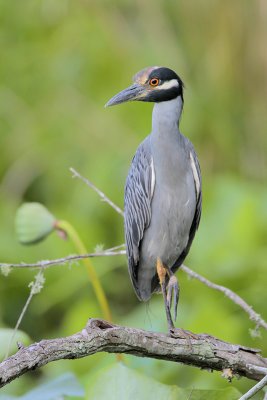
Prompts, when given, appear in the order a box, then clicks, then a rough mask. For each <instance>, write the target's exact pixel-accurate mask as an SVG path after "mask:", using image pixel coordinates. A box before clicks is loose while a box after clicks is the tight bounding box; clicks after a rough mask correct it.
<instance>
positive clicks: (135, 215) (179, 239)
mask: <svg viewBox="0 0 267 400" xmlns="http://www.w3.org/2000/svg"><path fill="white" fill-rule="evenodd" d="M130 100H137V101H147V102H154V103H155V105H154V109H153V115H152V131H151V133H150V135H149V136H147V137H146V138H145V140H144V141H143V142H142V143H141V144H140V146H139V147H138V149H137V151H136V154H135V156H134V158H133V161H132V165H131V168H130V171H129V174H128V177H127V181H126V187H125V203H124V205H125V211H124V213H125V214H124V221H125V239H126V249H127V256H128V266H129V273H130V277H131V280H132V283H133V287H134V289H135V292H136V294H137V297H138V298H139V299H140V300H143V301H147V300H149V299H150V297H151V294H152V293H153V292H155V291H160V289H162V293H163V296H164V303H165V309H166V314H167V320H168V326H169V330H170V332H171V333H173V332H174V330H175V328H174V325H173V320H172V317H171V312H170V308H171V302H172V297H173V295H174V313H175V319H176V314H177V304H178V298H179V286H178V281H177V279H176V277H175V276H174V273H175V272H176V271H177V269H178V268H179V266H180V265H181V264H182V262H183V261H184V259H185V257H186V255H187V253H188V251H189V249H190V246H191V243H192V240H193V238H194V235H195V232H196V230H197V228H198V225H199V220H200V215H201V175H200V167H199V163H198V159H197V156H196V153H195V150H194V148H193V145H192V143H191V142H190V141H189V140H188V139H187V138H186V137H184V136H183V135H182V134H181V132H180V130H179V121H180V117H181V113H182V109H183V102H184V99H183V82H182V80H181V79H180V78H179V76H178V75H177V74H176V73H175V72H174V71H172V70H171V69H169V68H164V67H150V68H146V69H144V70H142V71H140V72H139V73H137V74H136V75H135V76H134V84H133V85H131V86H130V87H128V88H127V89H125V90H123V91H122V92H120V93H118V94H117V95H115V96H114V97H112V99H110V100H109V102H108V103H107V104H106V106H112V105H115V104H120V103H124V102H126V101H130ZM179 331H180V330H179Z"/></svg>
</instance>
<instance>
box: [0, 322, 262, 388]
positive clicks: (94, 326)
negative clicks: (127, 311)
mask: <svg viewBox="0 0 267 400" xmlns="http://www.w3.org/2000/svg"><path fill="white" fill-rule="evenodd" d="M102 351H104V352H108V353H126V354H131V355H134V356H137V357H150V358H156V359H161V360H168V361H173V362H179V363H183V364H187V365H191V366H195V367H199V368H204V369H208V370H217V371H223V370H225V369H230V370H231V371H232V373H233V374H236V375H240V376H246V377H247V378H249V379H254V380H260V379H262V378H263V376H264V375H265V374H266V372H264V371H266V368H267V359H266V358H263V357H261V356H260V355H259V354H258V353H259V350H256V349H251V348H248V347H244V346H240V345H234V344H231V343H227V342H223V341H222V340H219V339H217V338H215V337H213V336H210V335H206V334H205V335H204V334H201V335H196V339H191V343H190V344H189V343H188V342H187V340H186V339H184V338H182V337H181V338H172V337H170V336H167V335H166V334H163V333H153V332H148V331H144V330H141V329H134V328H128V327H123V326H119V325H113V324H111V323H109V322H106V321H103V320H100V319H90V320H89V321H88V324H87V326H86V327H85V328H84V329H83V330H82V331H81V332H78V333H76V334H74V335H72V336H68V337H65V338H58V339H50V340H42V341H41V342H39V343H34V344H32V345H30V346H28V347H21V346H20V350H19V351H18V352H17V353H16V354H14V355H13V356H11V357H10V358H8V359H6V360H5V361H3V362H2V363H0V387H2V386H4V385H6V384H7V383H9V382H11V381H12V380H14V379H16V378H18V377H19V376H21V375H23V374H25V373H26V372H28V371H31V370H33V369H37V368H40V367H42V366H44V365H46V364H48V363H50V362H52V361H56V360H62V359H77V358H82V357H86V356H89V355H92V354H95V353H98V352H102ZM259 367H260V368H259Z"/></svg>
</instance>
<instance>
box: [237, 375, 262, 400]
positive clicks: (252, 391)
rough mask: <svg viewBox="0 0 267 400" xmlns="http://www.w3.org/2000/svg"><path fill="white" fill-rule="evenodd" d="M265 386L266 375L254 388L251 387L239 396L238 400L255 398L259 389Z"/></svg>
mask: <svg viewBox="0 0 267 400" xmlns="http://www.w3.org/2000/svg"><path fill="white" fill-rule="evenodd" d="M266 385H267V375H265V377H264V378H262V380H261V381H259V382H258V383H257V384H256V385H255V386H253V387H252V388H251V389H250V390H249V391H248V392H247V393H245V394H244V395H243V396H241V397H240V398H239V400H248V399H251V397H253V396H255V394H256V393H258V392H259V391H260V390H261V389H263V388H264V386H266Z"/></svg>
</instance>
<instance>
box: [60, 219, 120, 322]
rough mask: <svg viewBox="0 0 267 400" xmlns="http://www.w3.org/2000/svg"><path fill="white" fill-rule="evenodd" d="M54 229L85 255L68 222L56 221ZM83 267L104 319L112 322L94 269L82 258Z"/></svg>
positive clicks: (83, 246) (81, 243)
mask: <svg viewBox="0 0 267 400" xmlns="http://www.w3.org/2000/svg"><path fill="white" fill-rule="evenodd" d="M55 227H56V229H59V230H61V231H63V232H65V233H66V234H67V236H68V237H69V238H70V239H71V241H72V242H73V244H74V246H75V247H76V250H77V252H78V253H79V254H85V253H86V251H87V250H86V247H85V245H84V243H83V242H82V240H81V238H80V236H79V234H78V232H77V231H76V229H75V228H74V227H73V226H72V225H71V224H70V223H69V222H68V221H62V220H60V221H57V222H56V224H55ZM82 261H83V263H84V265H85V266H86V270H87V273H88V276H89V279H90V281H91V283H92V285H93V288H94V291H95V294H96V297H97V300H98V303H99V305H100V307H101V310H102V313H103V316H104V318H106V319H107V320H108V321H110V322H112V316H111V311H110V308H109V305H108V301H107V298H106V295H105V292H104V290H103V288H102V285H101V283H100V281H99V279H98V276H97V274H96V272H95V269H94V267H93V265H92V263H91V261H90V259H88V258H84V259H83V260H82Z"/></svg>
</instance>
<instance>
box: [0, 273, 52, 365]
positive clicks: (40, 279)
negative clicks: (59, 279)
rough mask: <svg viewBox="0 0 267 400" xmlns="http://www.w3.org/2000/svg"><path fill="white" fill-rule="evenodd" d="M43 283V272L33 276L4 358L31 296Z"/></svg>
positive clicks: (37, 291)
mask: <svg viewBox="0 0 267 400" xmlns="http://www.w3.org/2000/svg"><path fill="white" fill-rule="evenodd" d="M44 281H45V279H44V276H43V272H41V271H39V272H38V274H37V275H36V276H35V280H34V281H32V282H30V284H29V287H30V288H31V291H30V294H29V296H28V298H27V300H26V303H25V305H24V307H23V309H22V311H21V313H20V316H19V318H18V320H17V323H16V326H15V328H14V330H13V333H12V335H11V338H10V340H9V342H8V346H7V350H6V355H5V358H7V357H8V355H9V351H10V347H11V345H12V342H13V340H14V337H15V335H16V333H17V331H18V329H19V326H20V324H21V321H22V319H23V317H24V315H25V313H26V311H27V309H28V307H29V305H30V302H31V300H32V298H33V296H34V295H35V294H37V293H39V292H40V290H41V289H42V287H43V284H44Z"/></svg>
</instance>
